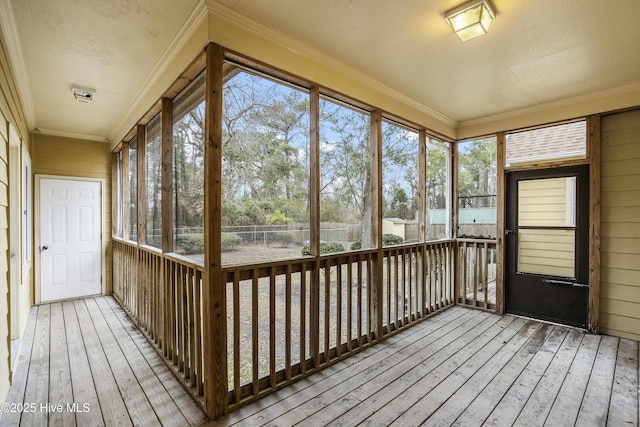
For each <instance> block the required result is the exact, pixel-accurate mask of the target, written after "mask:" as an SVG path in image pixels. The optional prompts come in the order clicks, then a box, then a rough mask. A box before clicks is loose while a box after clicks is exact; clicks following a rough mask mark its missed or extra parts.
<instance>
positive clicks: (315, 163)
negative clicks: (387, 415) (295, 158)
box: [300, 86, 320, 367]
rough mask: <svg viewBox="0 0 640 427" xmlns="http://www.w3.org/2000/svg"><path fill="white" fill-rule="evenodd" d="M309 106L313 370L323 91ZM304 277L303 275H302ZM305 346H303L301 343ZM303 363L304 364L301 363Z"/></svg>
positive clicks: (317, 334) (317, 329)
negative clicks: (321, 103)
mask: <svg viewBox="0 0 640 427" xmlns="http://www.w3.org/2000/svg"><path fill="white" fill-rule="evenodd" d="M309 104H310V122H311V123H310V126H309V137H310V141H309V142H310V144H311V147H310V151H311V167H310V171H309V205H310V211H311V218H310V221H311V224H310V228H311V229H310V231H309V238H310V243H309V244H310V249H311V255H313V256H314V257H315V262H314V264H313V268H311V269H310V283H309V352H310V353H311V354H310V355H309V356H310V357H311V361H312V364H313V367H317V366H318V365H319V363H320V360H319V354H320V89H319V87H318V86H314V87H313V88H311V91H310V93H309ZM303 274H304V272H303ZM300 345H301V346H304V343H300ZM300 363H304V360H301V361H300Z"/></svg>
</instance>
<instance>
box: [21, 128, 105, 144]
mask: <svg viewBox="0 0 640 427" xmlns="http://www.w3.org/2000/svg"><path fill="white" fill-rule="evenodd" d="M31 132H32V133H33V134H34V135H50V136H59V137H62V138H72V139H83V140H85V141H95V142H109V140H108V139H107V137H105V136H100V135H91V134H86V133H76V132H65V131H61V130H55V129H43V128H35V129H33V131H31Z"/></svg>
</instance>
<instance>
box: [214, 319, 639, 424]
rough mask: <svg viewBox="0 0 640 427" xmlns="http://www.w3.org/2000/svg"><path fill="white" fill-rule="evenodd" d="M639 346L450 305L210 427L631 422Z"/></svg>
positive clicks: (635, 405) (635, 400) (636, 391)
mask: <svg viewBox="0 0 640 427" xmlns="http://www.w3.org/2000/svg"><path fill="white" fill-rule="evenodd" d="M638 351H639V350H638V343H637V342H635V341H630V340H625V339H618V338H613V337H609V336H598V335H591V334H586V333H584V332H583V331H579V330H576V329H571V328H566V327H561V326H555V325H550V324H545V323H539V322H535V321H529V320H525V319H522V318H517V317H512V316H504V317H503V316H498V315H495V314H490V313H487V312H481V311H477V310H471V309H465V308H462V307H455V308H452V309H450V310H447V311H446V312H444V313H442V314H439V315H436V316H434V317H432V318H430V319H428V320H427V321H425V322H424V323H422V324H420V325H417V326H416V327H413V328H410V329H409V330H407V331H404V332H402V333H400V334H397V335H394V336H392V337H390V338H389V339H387V340H386V341H385V342H384V343H383V344H380V345H378V346H374V347H372V348H369V349H368V350H366V351H363V352H361V353H359V354H357V355H355V356H353V357H351V358H349V359H347V360H345V361H342V362H340V363H338V364H335V365H333V366H331V367H329V368H327V369H325V370H323V371H322V372H320V373H318V374H317V375H314V376H310V377H308V378H306V379H304V380H301V381H299V382H296V383H294V384H293V385H292V386H290V387H287V388H284V389H282V390H280V391H278V392H277V393H274V394H272V395H269V396H267V397H265V398H263V399H261V400H260V401H257V402H254V403H252V404H251V405H249V406H246V407H244V408H241V409H240V410H238V411H236V412H234V413H231V414H229V415H228V416H227V417H225V418H223V419H222V420H218V421H217V422H213V423H212V425H241V426H245V425H246V426H257V425H279V426H292V425H297V424H300V425H304V426H320V425H336V426H338V425H340V426H351V425H373V426H387V425H397V426H414V425H421V424H423V425H427V426H449V425H458V426H475V425H495V426H510V425H527V426H537V425H539V426H542V425H547V426H553V427H557V426H573V425H576V426H605V425H608V426H637V425H638V417H639V414H638V410H639V409H638V408H639V406H638V394H639V392H640V389H639V388H638V387H639V384H638V376H639V365H638V356H639V354H638Z"/></svg>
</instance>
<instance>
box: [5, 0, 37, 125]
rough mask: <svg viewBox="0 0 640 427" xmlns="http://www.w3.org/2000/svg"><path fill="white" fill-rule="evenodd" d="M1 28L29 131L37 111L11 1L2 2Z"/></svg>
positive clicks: (33, 123)
mask: <svg viewBox="0 0 640 427" xmlns="http://www.w3.org/2000/svg"><path fill="white" fill-rule="evenodd" d="M0 28H1V29H2V33H3V35H4V39H5V42H6V44H7V55H8V56H9V58H8V59H9V66H10V67H11V73H12V77H13V81H14V82H15V84H16V87H17V89H18V97H19V99H20V103H21V104H22V112H23V113H24V119H25V121H26V124H27V128H28V129H33V128H34V126H35V110H34V106H33V98H32V97H31V86H30V85H29V77H28V75H27V67H26V66H25V64H24V57H23V56H22V48H21V45H20V38H19V35H18V28H17V27H16V21H15V18H14V16H13V9H12V8H11V2H10V0H0Z"/></svg>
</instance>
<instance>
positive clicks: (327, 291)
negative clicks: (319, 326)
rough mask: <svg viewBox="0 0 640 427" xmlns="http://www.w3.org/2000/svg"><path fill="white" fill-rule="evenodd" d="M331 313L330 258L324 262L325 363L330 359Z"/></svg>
mask: <svg viewBox="0 0 640 427" xmlns="http://www.w3.org/2000/svg"><path fill="white" fill-rule="evenodd" d="M330 314H331V264H330V263H329V261H328V260H325V263H324V363H327V362H328V361H329V358H330V357H329V356H330V354H329V339H330V337H331V329H330V326H331V325H330V323H329V320H330V317H331V316H330Z"/></svg>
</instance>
